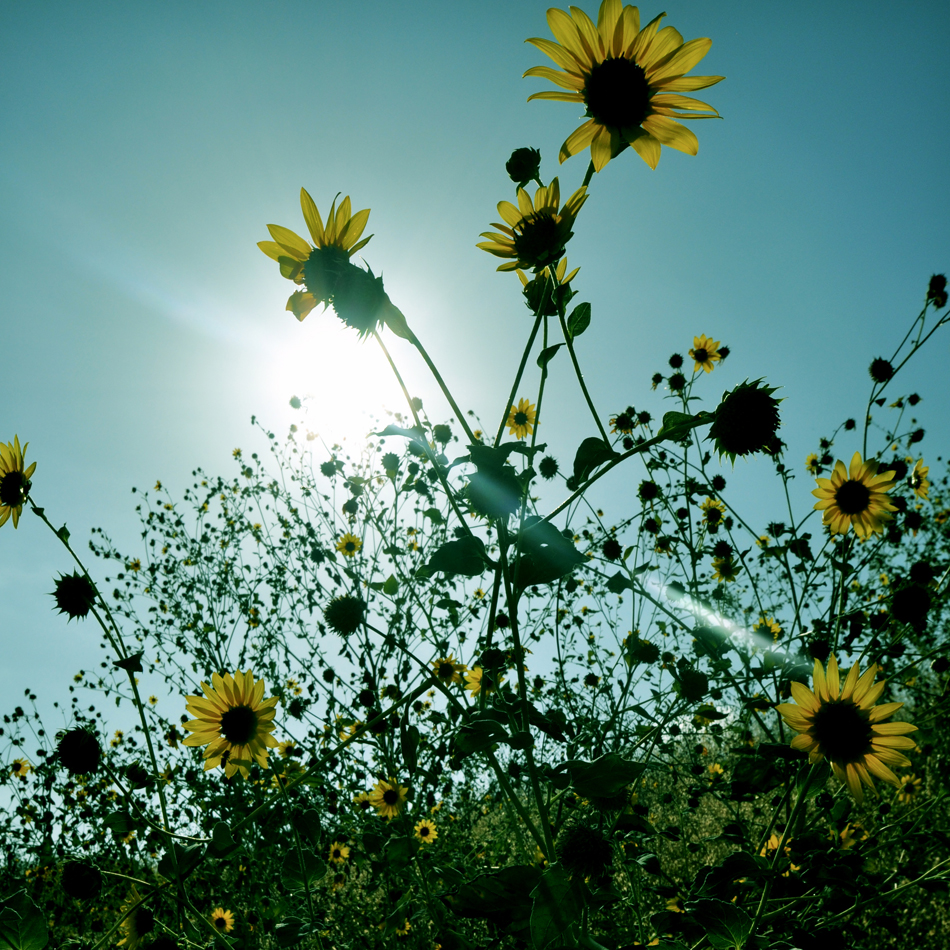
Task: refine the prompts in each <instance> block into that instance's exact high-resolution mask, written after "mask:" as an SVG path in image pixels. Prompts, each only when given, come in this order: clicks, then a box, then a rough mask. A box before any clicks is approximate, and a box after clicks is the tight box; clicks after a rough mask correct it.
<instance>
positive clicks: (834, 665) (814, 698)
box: [775, 656, 917, 802]
mask: <svg viewBox="0 0 950 950" xmlns="http://www.w3.org/2000/svg"><path fill="white" fill-rule="evenodd" d="M877 672H878V667H877V665H876V664H874V663H872V664H871V666H870V667H868V669H867V670H865V671H864V674H863V675H862V674H861V671H860V668H859V663H855V664H854V666H852V667H851V669H850V671H849V672H848V675H847V678H846V679H845V681H844V685H843V686H842V685H841V684H840V681H839V677H838V661H837V660H836V659H835V658H834V656H831V657H830V658H829V659H828V669H827V672H826V671H825V669H824V668H823V667H822V665H821V661H820V660H815V669H814V673H813V687H812V689H809V688H808V687H807V686H804V685H803V684H801V683H797V682H795V681H794V680H793V681H792V684H791V689H792V697H793V698H794V700H795V704H793V703H780V704H779V705H778V706H776V707H775V708H776V710H778V712H779V713H780V714H781V715H782V718H783V719H784V720H785V721H786V722H787V723H788V724H789V725H790V726H791V727H792V728H793V729H795V730H796V731H797V732H798V733H799V735H797V736H795V738H794V739H792V743H791V745H792V748H793V749H799V750H801V751H802V752H807V753H808V758H809V760H810V761H811V762H818V761H820V760H821V759H828V761H829V762H830V763H831V768H832V770H833V771H834V773H835V775H836V776H837V777H838V778H839V779H840V780H841V781H842V782H845V783H846V784H847V786H848V790H849V791H850V792H851V794H852V796H853V797H854V798H855V799H856V800H857V801H859V802H860V801H862V799H863V790H862V788H861V783H862V782H864V784H865V785H867V786H868V787H869V788H872V789H873V788H874V782H873V780H872V778H871V774H873V775H876V776H877V777H878V778H879V779H883V780H884V781H886V782H890V783H891V784H892V785H896V786H897V787H898V788H899V787H900V785H901V782H900V779H899V778H898V777H897V776H896V775H895V774H894V773H893V772H892V771H891V769H890V766H892V765H903V766H907V765H910V762H909V761H908V759H907V758H906V757H905V756H904V755H902V754H901V753H900V752H898V749H913V748H914V746H915V743H914V740H913V739H911V738H909V737H908V735H907V733H909V732H916V731H917V727H916V726H914V725H911V724H910V723H909V722H883V720H884V719H889V718H890V717H891V716H893V715H894V713H895V712H897V710H898V709H900V708H901V706H903V705H904V704H903V703H882V704H881V705H880V706H875V705H874V704H875V703H876V702H877V701H878V699H880V697H881V694H882V693H883V692H884V681H883V680H881V682H879V683H875V682H874V678H875V677H876V676H877ZM796 704H797V705H796ZM869 773H871V774H869Z"/></svg>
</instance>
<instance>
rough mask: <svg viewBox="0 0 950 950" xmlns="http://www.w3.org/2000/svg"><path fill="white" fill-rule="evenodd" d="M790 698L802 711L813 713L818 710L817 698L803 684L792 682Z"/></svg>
mask: <svg viewBox="0 0 950 950" xmlns="http://www.w3.org/2000/svg"><path fill="white" fill-rule="evenodd" d="M790 686H791V690H792V698H793V699H794V700H795V702H796V703H798V705H799V706H801V707H802V708H803V709H807V710H808V711H809V712H815V710H816V709H818V697H817V696H815V694H814V693H813V692H812V691H811V690H810V689H809V688H808V687H807V686H806V685H805V684H804V683H798V682H796V681H795V680H792V682H791V684H790Z"/></svg>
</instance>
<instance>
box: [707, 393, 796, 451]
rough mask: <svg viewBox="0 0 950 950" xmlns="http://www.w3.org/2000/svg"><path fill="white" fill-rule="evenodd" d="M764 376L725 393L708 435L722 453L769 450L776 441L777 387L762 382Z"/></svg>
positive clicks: (777, 425) (777, 422) (777, 421)
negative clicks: (775, 393)
mask: <svg viewBox="0 0 950 950" xmlns="http://www.w3.org/2000/svg"><path fill="white" fill-rule="evenodd" d="M761 382H762V380H761V379H757V380H756V381H755V382H753V383H750V382H748V381H747V382H744V383H741V384H740V385H738V386H736V388H735V389H733V390H732V392H730V393H725V394H724V395H723V397H722V402H721V403H720V404H719V408H718V409H717V410H716V419H715V421H714V422H713V424H712V426H711V427H710V429H709V435H708V436H707V438H710V439H714V440H715V443H716V449H717V451H718V452H719V454H720V455H728V456H729V458H730V459H732V461H733V462H735V460H736V456H745V455H751V454H752V453H753V452H764V451H769V450H770V448H773V447H774V446H775V444H776V441H777V440H776V438H775V432H776V430H777V429H778V427H779V414H778V404H779V403H780V402H781V400H780V399H775V398H774V397H773V396H772V393H774V392H775V389H774V388H769V387H767V386H761V387H760V386H759V383H761Z"/></svg>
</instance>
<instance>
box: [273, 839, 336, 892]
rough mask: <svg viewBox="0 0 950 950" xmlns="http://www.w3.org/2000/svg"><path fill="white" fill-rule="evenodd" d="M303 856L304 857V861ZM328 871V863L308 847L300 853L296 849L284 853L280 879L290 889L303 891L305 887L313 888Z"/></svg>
mask: <svg viewBox="0 0 950 950" xmlns="http://www.w3.org/2000/svg"><path fill="white" fill-rule="evenodd" d="M301 857H302V858H303V861H302V862H301ZM326 873H327V863H326V861H324V860H323V858H318V857H317V856H316V855H315V854H314V853H313V852H312V851H310V850H309V849H307V848H304V849H302V851H301V854H300V855H298V854H297V850H296V849H294V850H293V851H288V852H287V854H285V855H284V861H283V864H282V865H281V869H280V879H281V880H282V881H283V882H284V886H285V887H286V888H288V890H291V891H302V890H303V889H304V888H305V887H309V888H313V886H314V884H316V883H317V881H319V880H320V879H321V878H322V877H323V876H324V875H325V874H326Z"/></svg>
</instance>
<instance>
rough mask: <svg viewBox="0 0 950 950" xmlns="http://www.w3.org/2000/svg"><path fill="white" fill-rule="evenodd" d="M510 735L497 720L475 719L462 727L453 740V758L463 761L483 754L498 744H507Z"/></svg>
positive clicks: (487, 718)
mask: <svg viewBox="0 0 950 950" xmlns="http://www.w3.org/2000/svg"><path fill="white" fill-rule="evenodd" d="M507 739H508V733H507V731H506V730H505V727H504V726H503V725H502V724H501V723H500V722H498V720H497V719H492V718H489V717H488V716H486V717H484V718H481V719H473V720H472V721H471V722H467V723H465V724H464V725H462V726H461V728H460V729H459V731H458V732H456V733H455V737H454V738H453V739H452V752H453V756H454V757H455V758H456V759H458V760H459V761H461V760H462V759H465V758H468V756H470V755H473V754H474V753H476V752H483V751H484V750H485V749H488V748H490V747H491V746H492V745H494V744H495V743H496V742H505V741H506V740H507Z"/></svg>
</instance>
